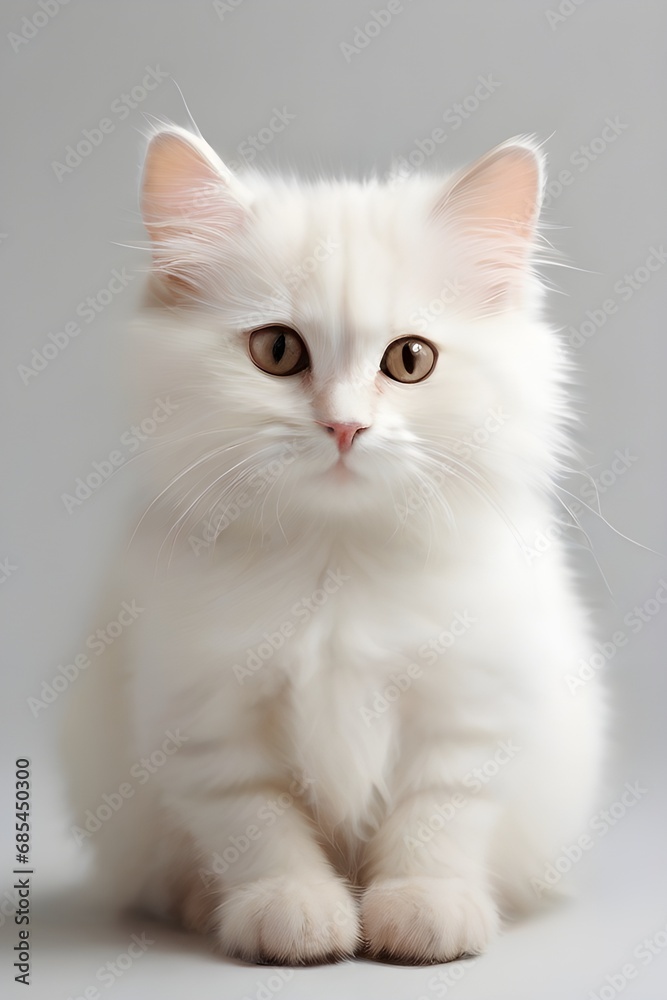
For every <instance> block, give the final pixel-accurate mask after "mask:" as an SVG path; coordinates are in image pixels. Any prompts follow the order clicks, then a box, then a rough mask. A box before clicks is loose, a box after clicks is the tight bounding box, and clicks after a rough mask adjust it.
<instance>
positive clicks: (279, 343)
mask: <svg viewBox="0 0 667 1000" xmlns="http://www.w3.org/2000/svg"><path fill="white" fill-rule="evenodd" d="M284 353H285V334H284V333H281V334H280V336H279V337H276V339H275V340H274V342H273V351H272V354H273V360H274V361H275V363H276V364H279V363H280V362H281V361H282V359H283V354H284Z"/></svg>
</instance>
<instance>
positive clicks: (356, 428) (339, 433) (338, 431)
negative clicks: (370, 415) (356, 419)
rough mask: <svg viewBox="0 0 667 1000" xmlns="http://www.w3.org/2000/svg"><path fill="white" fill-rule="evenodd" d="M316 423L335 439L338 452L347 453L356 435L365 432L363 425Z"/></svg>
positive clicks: (319, 421)
mask: <svg viewBox="0 0 667 1000" xmlns="http://www.w3.org/2000/svg"><path fill="white" fill-rule="evenodd" d="M317 422H318V424H320V425H321V426H322V427H324V429H325V431H326V432H327V433H328V434H332V435H333V436H334V437H335V439H336V444H337V445H338V450H339V451H340V452H344V451H349V450H350V448H351V447H352V442H353V441H354V439H355V437H356V435H357V434H360V433H361V432H362V431H365V430H366V428H365V427H364V425H363V424H325V423H323V422H322V421H321V420H318V421H317Z"/></svg>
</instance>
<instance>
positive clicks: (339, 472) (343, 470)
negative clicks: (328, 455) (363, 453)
mask: <svg viewBox="0 0 667 1000" xmlns="http://www.w3.org/2000/svg"><path fill="white" fill-rule="evenodd" d="M327 474H328V475H329V476H331V477H332V478H333V479H334V480H335V481H336V482H338V483H349V482H351V481H352V480H353V479H355V478H356V473H355V472H353V471H352V469H351V468H350V466H349V465H348V464H347V463H346V461H345V458H344V456H343V455H339V457H338V461H337V462H335V463H334V464H333V465H332V466H330V467H329V471H328V473H327Z"/></svg>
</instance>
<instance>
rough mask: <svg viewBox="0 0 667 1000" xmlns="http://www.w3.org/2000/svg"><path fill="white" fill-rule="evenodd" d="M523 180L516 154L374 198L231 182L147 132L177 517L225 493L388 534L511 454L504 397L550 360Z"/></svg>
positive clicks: (367, 189)
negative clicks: (532, 312)
mask: <svg viewBox="0 0 667 1000" xmlns="http://www.w3.org/2000/svg"><path fill="white" fill-rule="evenodd" d="M539 190H540V168H539V162H538V160H537V158H536V155H535V153H534V152H533V151H532V150H531V149H530V148H529V147H527V146H523V145H515V146H507V147H501V148H500V149H499V150H497V151H496V152H495V153H493V154H490V155H489V157H487V158H485V159H484V160H482V161H480V163H479V164H478V165H476V166H475V167H473V168H472V169H471V170H470V171H469V172H467V173H466V174H461V175H458V176H457V177H456V178H454V179H453V180H450V181H449V182H446V183H443V182H442V181H439V180H437V179H421V180H420V179H414V180H410V181H408V182H407V183H405V184H404V185H402V186H400V187H399V188H398V189H394V190H392V189H391V188H389V187H387V186H384V185H382V184H378V183H369V184H367V185H361V184H357V183H339V184H326V183H320V184H317V185H313V186H303V185H299V184H296V183H287V182H280V181H278V182H269V181H268V180H265V179H263V178H260V177H257V176H253V177H250V178H248V179H247V180H246V182H245V184H244V185H241V184H240V183H239V182H238V181H237V180H236V179H235V178H233V177H231V176H230V175H229V174H228V172H227V171H226V169H225V168H224V166H223V165H222V164H221V163H220V162H219V161H218V160H217V158H216V157H215V154H213V153H212V151H210V149H209V148H208V147H206V146H205V145H204V144H203V143H202V142H201V140H195V139H194V138H192V137H189V136H188V135H187V134H185V133H181V132H170V133H161V134H160V135H159V136H158V137H157V138H156V139H154V140H153V143H152V144H151V147H150V150H149V157H148V162H147V168H146V173H145V181H144V204H143V207H144V214H145V218H146V222H147V226H148V229H149V233H150V234H151V237H152V240H153V248H154V260H155V269H156V274H157V280H156V288H157V290H158V294H159V296H160V299H161V301H162V306H161V307H160V308H161V309H162V310H163V311H162V314H161V315H162V322H161V325H160V326H161V328H160V332H159V337H158V338H156V340H155V350H156V351H158V352H161V354H162V357H161V358H159V359H157V360H156V361H154V362H153V363H154V364H155V366H156V368H157V369H158V370H159V371H160V372H161V376H160V377H158V379H157V382H156V385H157V387H158V389H159V390H160V391H163V392H164V391H168V392H169V393H170V395H171V396H172V397H174V396H176V397H177V398H178V399H179V401H180V402H179V411H178V413H179V415H178V419H177V421H175V422H174V423H173V426H172V428H171V431H170V433H172V435H173V437H174V439H175V440H177V441H178V442H179V444H178V447H177V448H176V451H175V452H173V454H172V455H171V458H170V462H171V463H172V466H173V467H172V468H171V469H170V478H172V479H177V483H175V484H174V486H173V487H172V491H171V492H172V500H173V498H174V497H175V498H176V500H177V503H178V507H179V509H180V512H181V513H183V512H184V511H187V515H186V520H187V523H188V526H190V525H191V524H192V523H193V522H194V523H196V522H197V521H201V519H202V518H206V517H210V516H211V515H212V512H213V514H214V513H215V511H216V510H217V511H219V512H220V513H221V515H222V516H221V519H220V520H221V523H223V524H224V523H225V522H226V521H227V520H228V519H227V518H226V517H225V515H224V512H225V510H226V509H227V508H230V509H231V508H232V505H236V506H238V503H239V501H241V502H242V503H243V504H246V506H245V507H243V508H242V509H244V510H250V511H251V513H252V515H253V516H254V517H255V523H256V524H258V525H260V526H261V527H262V528H264V529H268V528H269V527H270V522H272V521H273V522H274V523H275V522H279V523H280V525H281V526H284V525H285V524H287V523H293V524H298V523H299V518H300V517H302V516H303V515H304V514H308V515H313V514H314V515H315V516H316V517H317V516H319V517H322V516H323V515H324V516H326V517H327V518H328V517H331V516H343V517H349V516H350V515H357V516H358V515H360V514H362V513H363V512H365V514H366V515H368V514H370V515H372V517H373V519H377V520H378V521H386V522H387V524H388V526H391V525H392V524H393V525H394V526H395V525H396V523H400V521H401V520H404V519H405V517H406V516H408V515H409V514H410V512H411V510H413V509H414V510H415V511H418V510H419V509H421V508H426V509H427V510H428V511H429V512H430V513H433V512H435V511H436V510H437V511H438V512H439V515H438V516H440V515H441V514H442V513H444V514H445V515H446V516H448V508H449V500H451V498H452V496H453V494H454V493H456V490H457V489H458V488H459V486H458V484H460V483H461V481H465V482H466V483H467V484H468V488H469V489H472V490H473V491H479V490H485V489H487V487H488V477H489V475H493V474H494V471H496V470H497V469H498V468H499V467H500V466H501V465H502V463H503V462H508V461H511V460H512V456H509V455H508V451H507V449H508V447H511V444H510V443H509V442H510V440H511V427H510V436H509V438H508V428H507V425H508V424H509V423H511V421H510V411H509V410H508V409H507V404H508V401H509V400H510V399H512V401H513V402H514V403H515V402H516V397H517V394H518V395H522V394H523V395H526V394H527V393H528V395H530V390H527V389H526V386H525V384H524V383H525V380H526V378H531V377H533V376H534V375H536V374H537V375H538V376H541V375H542V371H541V368H545V369H546V368H548V367H549V365H553V358H551V357H550V356H549V357H547V355H548V354H549V352H548V351H546V352H545V345H544V342H543V338H541V337H540V336H539V335H536V334H535V329H534V322H532V321H531V322H529V321H528V320H527V319H526V318H524V315H523V313H522V308H523V307H525V303H526V297H527V296H528V295H529V294H531V292H532V290H531V286H530V281H529V280H528V278H527V274H526V260H527V256H528V252H529V245H530V239H531V236H532V232H533V225H534V222H535V217H536V211H537V202H538V198H539ZM165 306H166V311H164V310H165ZM160 378H162V381H160ZM175 456H177V457H175ZM188 466H192V468H191V469H190V470H189V471H188V472H187V473H185V474H183V473H184V471H185V470H186V469H187V468H188Z"/></svg>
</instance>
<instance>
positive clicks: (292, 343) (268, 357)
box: [248, 326, 310, 375]
mask: <svg viewBox="0 0 667 1000" xmlns="http://www.w3.org/2000/svg"><path fill="white" fill-rule="evenodd" d="M248 350H249V351H250V357H251V358H252V360H253V361H254V362H255V364H256V365H257V367H258V368H261V369H262V371H263V372H266V373H267V374H268V375H296V374H297V373H298V372H302V371H304V369H306V368H308V366H309V365H310V358H309V357H308V351H307V349H306V345H305V344H304V342H303V340H302V339H301V337H300V336H299V334H298V333H295V332H294V330H290V328H289V327H288V326H265V327H264V328H263V329H261V330H255V331H254V333H251V334H250V340H249V342H248Z"/></svg>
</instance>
